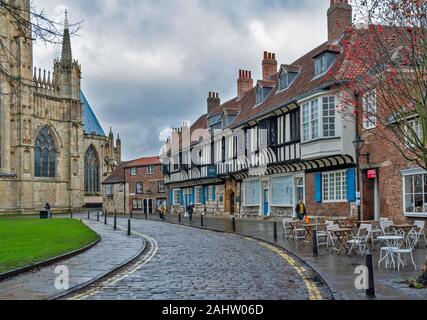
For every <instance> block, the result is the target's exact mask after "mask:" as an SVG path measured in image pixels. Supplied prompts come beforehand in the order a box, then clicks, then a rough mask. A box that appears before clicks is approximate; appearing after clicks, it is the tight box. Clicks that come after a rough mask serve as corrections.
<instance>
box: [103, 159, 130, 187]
mask: <svg viewBox="0 0 427 320" xmlns="http://www.w3.org/2000/svg"><path fill="white" fill-rule="evenodd" d="M128 163H129V162H122V163H121V164H120V165H119V166H118V167H117V168H116V170H114V171H113V172H112V173H111V175H110V176H109V177H108V178H107V179H105V180H104V182H103V183H102V184H117V183H124V182H125V174H124V173H125V172H124V167H125V166H126V165H127V164H128Z"/></svg>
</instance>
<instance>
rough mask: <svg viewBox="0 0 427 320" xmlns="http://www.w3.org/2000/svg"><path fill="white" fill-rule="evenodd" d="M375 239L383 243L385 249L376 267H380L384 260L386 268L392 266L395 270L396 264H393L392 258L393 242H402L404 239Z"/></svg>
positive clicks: (398, 237) (395, 237)
mask: <svg viewBox="0 0 427 320" xmlns="http://www.w3.org/2000/svg"><path fill="white" fill-rule="evenodd" d="M377 239H378V240H380V241H382V242H384V244H385V248H386V249H387V252H386V254H385V256H384V257H383V258H382V259H381V260H380V261H378V267H380V266H381V263H382V262H383V261H384V260H386V268H387V267H388V266H391V264H393V268H394V269H396V263H395V262H394V256H393V247H394V242H395V241H398V240H403V239H404V238H403V237H402V236H381V237H378V238H377Z"/></svg>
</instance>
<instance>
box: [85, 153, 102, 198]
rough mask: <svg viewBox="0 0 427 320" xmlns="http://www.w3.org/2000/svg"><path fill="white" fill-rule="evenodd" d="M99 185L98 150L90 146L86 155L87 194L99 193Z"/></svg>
mask: <svg viewBox="0 0 427 320" xmlns="http://www.w3.org/2000/svg"><path fill="white" fill-rule="evenodd" d="M99 190H100V184H99V160H98V155H97V153H96V150H95V148H94V147H93V146H90V147H89V149H88V150H87V151H86V155H85V192H86V193H97V192H99Z"/></svg>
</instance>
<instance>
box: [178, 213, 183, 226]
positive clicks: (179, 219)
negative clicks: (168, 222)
mask: <svg viewBox="0 0 427 320" xmlns="http://www.w3.org/2000/svg"><path fill="white" fill-rule="evenodd" d="M178 221H179V223H180V224H181V222H182V221H181V212H180V213H179V215H178Z"/></svg>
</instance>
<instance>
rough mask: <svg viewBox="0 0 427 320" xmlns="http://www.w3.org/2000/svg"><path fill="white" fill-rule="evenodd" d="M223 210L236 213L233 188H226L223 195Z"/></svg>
mask: <svg viewBox="0 0 427 320" xmlns="http://www.w3.org/2000/svg"><path fill="white" fill-rule="evenodd" d="M225 211H226V212H228V213H230V214H234V213H236V197H235V194H234V191H233V190H228V191H227V194H226V197H225Z"/></svg>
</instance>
